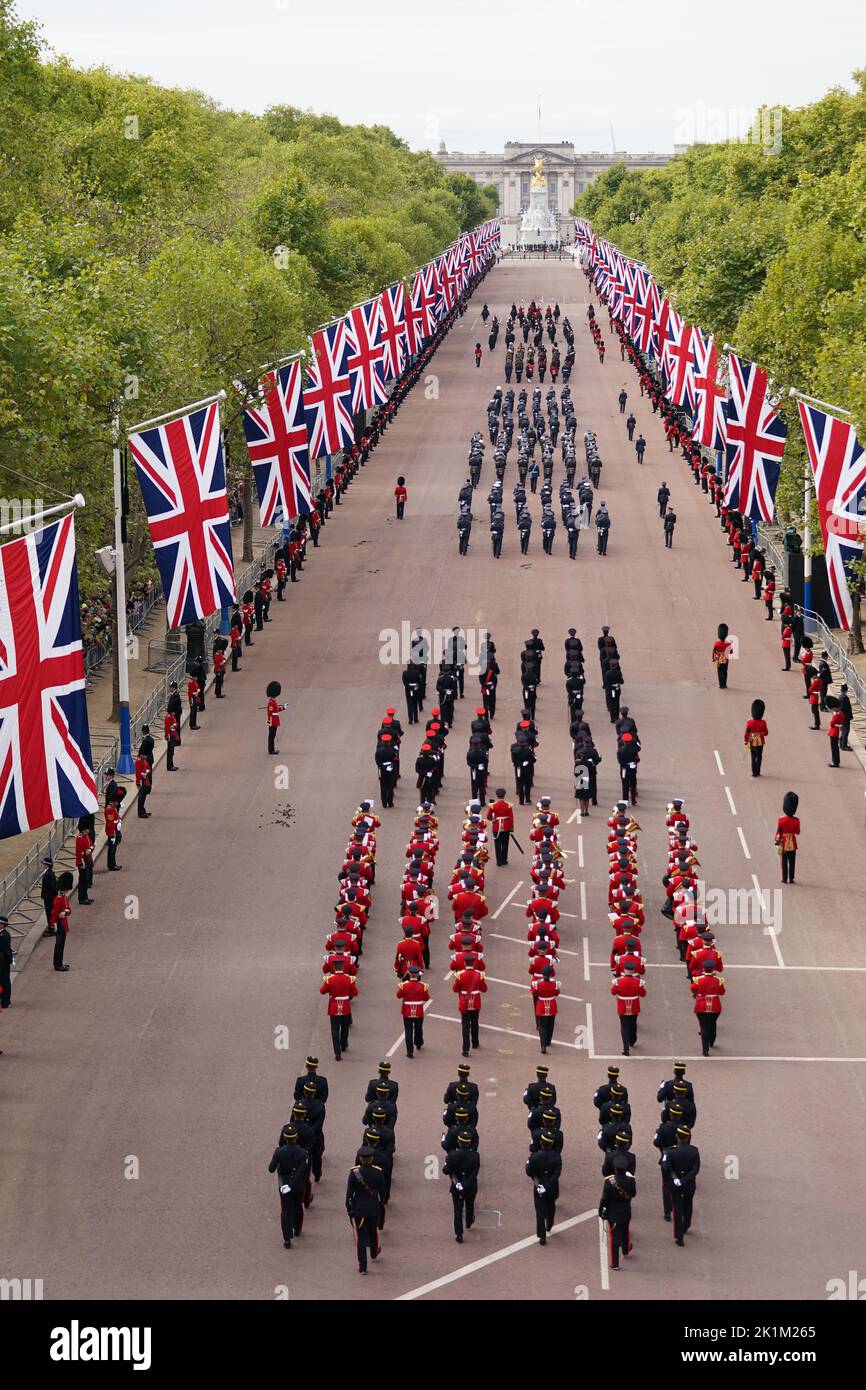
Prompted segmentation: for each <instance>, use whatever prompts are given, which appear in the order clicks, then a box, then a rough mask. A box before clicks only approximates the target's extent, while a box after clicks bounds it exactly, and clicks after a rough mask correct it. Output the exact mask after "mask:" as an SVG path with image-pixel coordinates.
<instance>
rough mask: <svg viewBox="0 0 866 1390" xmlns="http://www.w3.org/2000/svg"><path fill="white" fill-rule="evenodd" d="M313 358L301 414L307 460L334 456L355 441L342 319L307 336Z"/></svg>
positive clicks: (350, 382)
mask: <svg viewBox="0 0 866 1390" xmlns="http://www.w3.org/2000/svg"><path fill="white" fill-rule="evenodd" d="M311 342H312V345H313V358H312V361H311V362H310V363H309V366H308V368H307V384H306V386H305V387H304V413H305V415H306V419H307V434H308V435H309V437H310V458H314V459H318V458H321V457H322V454H335V453H336V452H337V450H338V449H344V448H349V449H350V448H351V447H352V445H353V444H354V442H355V427H354V424H353V421H352V378H351V376H350V374H349V368H348V366H347V360H348V356H349V342H348V338H347V336H346V320H345V319H337V322H336V323H329V324H328V325H327V327H325V328H317V329H316V331H315V333H313V334H312V335H311Z"/></svg>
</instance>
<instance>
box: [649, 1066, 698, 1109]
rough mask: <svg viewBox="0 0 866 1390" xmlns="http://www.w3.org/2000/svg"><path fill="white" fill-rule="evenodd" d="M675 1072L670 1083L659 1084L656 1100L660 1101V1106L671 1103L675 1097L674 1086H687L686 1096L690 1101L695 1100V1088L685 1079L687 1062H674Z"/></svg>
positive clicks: (662, 1082)
mask: <svg viewBox="0 0 866 1390" xmlns="http://www.w3.org/2000/svg"><path fill="white" fill-rule="evenodd" d="M673 1070H674V1074H673V1076H672V1077H671V1079H670V1081H661V1082H660V1083H659V1089H658V1094H657V1096H656V1100H657V1101H658V1103H659V1105H665V1104H667V1103H668V1102H669V1101H671V1100H673V1097H674V1086H685V1088H686V1096H687V1097H688V1099H689V1100H694V1098H695V1090H694V1087H693V1086H692V1083H691V1082H690V1081H686V1079H685V1078H686V1064H685V1062H674V1069H673Z"/></svg>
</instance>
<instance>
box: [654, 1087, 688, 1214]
mask: <svg viewBox="0 0 866 1390" xmlns="http://www.w3.org/2000/svg"><path fill="white" fill-rule="evenodd" d="M665 1114H666V1115H667V1119H666V1120H662V1122H661V1124H660V1125H659V1127H658V1129H657V1130H656V1132H655V1135H654V1136H653V1147H654V1148H656V1149H658V1151H659V1169H660V1171H661V1178H662V1212H663V1213H664V1218H665V1221H670V1219H671V1214H672V1212H673V1202H672V1201H671V1186H672V1183H671V1176H670V1174H669V1173H668V1172H667V1171H666V1170H665V1167H664V1162H663V1160H664V1156H665V1150H666V1149H674V1148H676V1144H677V1130H678V1129H679V1127H680V1125H682V1124H685V1120H684V1119H683V1110H682V1106H681V1105H680V1104H679V1103H678V1102H677V1101H673V1100H672V1101H670V1102H669V1103H668V1105H667V1107H666V1110H665Z"/></svg>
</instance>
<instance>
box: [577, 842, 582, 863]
mask: <svg viewBox="0 0 866 1390" xmlns="http://www.w3.org/2000/svg"><path fill="white" fill-rule="evenodd" d="M577 867H578V868H579V869H582V868H583V836H582V835H578V837H577Z"/></svg>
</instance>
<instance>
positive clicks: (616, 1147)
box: [601, 1125, 637, 1178]
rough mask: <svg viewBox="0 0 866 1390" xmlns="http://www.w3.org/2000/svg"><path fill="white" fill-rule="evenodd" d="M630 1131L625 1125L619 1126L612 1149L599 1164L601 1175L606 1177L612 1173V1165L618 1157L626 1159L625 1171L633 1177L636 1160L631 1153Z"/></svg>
mask: <svg viewBox="0 0 866 1390" xmlns="http://www.w3.org/2000/svg"><path fill="white" fill-rule="evenodd" d="M631 1133H632V1132H631V1129H630V1127H628V1126H626V1125H621V1126H620V1128H619V1129H618V1130H617V1132H616V1134H615V1135H614V1137H613V1148H612V1149H608V1150H607V1151H606V1153H605V1155H604V1158H603V1159H602V1162H601V1175H602V1177H604V1178H606V1177H608V1176H609V1175H610V1174H611V1173H612V1172H613V1171H614V1163H615V1161H616V1159H617V1158H618V1157H624V1158H625V1159H626V1169H627V1171H628V1172H629V1173H631V1175H632V1177H634V1174H635V1170H636V1169H637V1158H636V1157H635V1155H634V1154H633V1153H632V1151H631Z"/></svg>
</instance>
